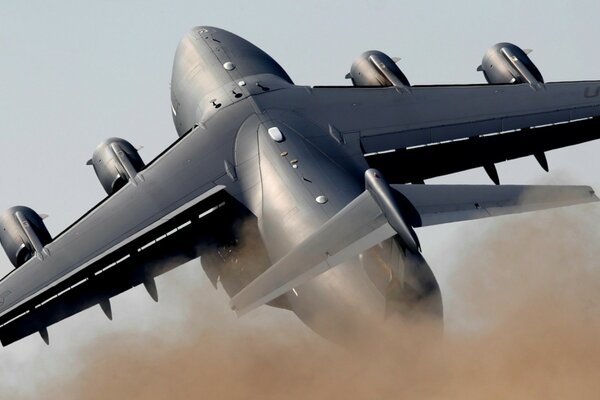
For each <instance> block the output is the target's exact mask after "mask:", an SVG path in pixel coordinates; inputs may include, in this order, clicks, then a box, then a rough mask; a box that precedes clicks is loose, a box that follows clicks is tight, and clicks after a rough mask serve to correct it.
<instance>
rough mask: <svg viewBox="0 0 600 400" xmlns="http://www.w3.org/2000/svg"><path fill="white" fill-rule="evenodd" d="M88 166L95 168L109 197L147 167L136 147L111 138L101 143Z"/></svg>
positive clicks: (122, 140)
mask: <svg viewBox="0 0 600 400" xmlns="http://www.w3.org/2000/svg"><path fill="white" fill-rule="evenodd" d="M87 164H88V165H92V166H93V167H94V171H95V172H96V176H98V179H99V180H100V183H101V184H102V187H103V188H104V190H105V191H106V193H108V194H109V195H111V194H113V193H115V192H116V191H118V190H119V189H121V188H122V187H123V186H125V184H126V183H127V182H130V181H134V180H135V178H136V176H137V174H138V172H140V171H141V170H142V169H144V167H145V164H144V161H142V158H141V157H140V155H139V153H138V151H137V150H136V149H135V147H133V145H132V144H131V143H129V142H128V141H126V140H124V139H120V138H110V139H107V140H105V141H103V142H102V143H100V144H99V145H98V147H96V150H94V154H93V155H92V158H91V159H90V160H89V161H88V162H87Z"/></svg>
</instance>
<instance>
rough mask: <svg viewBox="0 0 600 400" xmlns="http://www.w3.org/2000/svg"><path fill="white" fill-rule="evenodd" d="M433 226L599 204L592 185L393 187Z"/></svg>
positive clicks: (427, 223)
mask: <svg viewBox="0 0 600 400" xmlns="http://www.w3.org/2000/svg"><path fill="white" fill-rule="evenodd" d="M392 188H393V189H394V190H396V191H397V192H398V193H401V194H402V196H403V197H405V198H406V199H407V200H408V202H410V204H412V206H413V207H414V208H415V210H416V212H417V213H418V215H419V219H420V221H419V222H416V223H413V226H415V227H418V226H430V225H438V224H445V223H449V222H458V221H468V220H473V219H478V218H486V217H495V216H499V215H507V214H516V213H522V212H528V211H536V210H545V209H548V208H555V207H565V206H570V205H574V204H582V203H590V202H593V201H598V200H599V199H598V197H596V195H595V194H594V190H593V189H592V188H591V187H589V186H531V185H502V186H491V185H392Z"/></svg>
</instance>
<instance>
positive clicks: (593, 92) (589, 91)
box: [583, 86, 600, 99]
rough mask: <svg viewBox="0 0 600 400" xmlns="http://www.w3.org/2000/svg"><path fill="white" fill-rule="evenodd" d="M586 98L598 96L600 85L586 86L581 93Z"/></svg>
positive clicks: (599, 94)
mask: <svg viewBox="0 0 600 400" xmlns="http://www.w3.org/2000/svg"><path fill="white" fill-rule="evenodd" d="M583 95H584V96H585V97H586V98H588V99H591V98H594V97H598V96H600V86H596V87H591V86H588V87H586V88H585V92H584V94H583Z"/></svg>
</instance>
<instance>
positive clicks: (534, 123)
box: [0, 27, 600, 345]
mask: <svg viewBox="0 0 600 400" xmlns="http://www.w3.org/2000/svg"><path fill="white" fill-rule="evenodd" d="M379 56H380V57H379V61H381V60H383V59H384V58H382V57H383V55H382V54H380V55H379ZM375 59H377V57H375ZM371 61H372V60H371ZM376 61H377V60H376ZM389 62H393V60H391V59H390V60H389V61H388V63H389ZM386 65H387V64H386ZM371 66H372V67H377V63H373V62H371ZM387 70H388V71H391V66H390V68H388V69H387ZM397 77H398V76H397ZM399 79H400V78H399ZM384 83H385V82H384ZM388 83H392V85H394V83H393V82H391V81H389V82H388ZM406 83H407V82H406ZM540 85H541V84H540ZM532 86H533V85H532V84H522V85H501V86H493V85H442V86H411V87H398V86H391V87H387V86H384V87H382V86H378V85H376V86H375V87H373V86H369V87H352V86H347V87H316V86H315V87H309V86H297V85H294V84H293V83H292V81H291V79H290V77H289V76H288V75H287V73H286V72H285V71H284V70H283V68H281V66H280V65H279V64H277V63H276V62H275V61H274V60H273V59H272V58H271V57H269V56H268V55H267V54H266V53H265V52H263V51H262V50H260V49H259V48H257V47H256V46H254V45H252V44H251V43H249V42H248V41H246V40H244V39H242V38H240V37H238V36H236V35H234V34H232V33H229V32H227V31H224V30H221V29H218V28H212V27H197V28H194V29H192V30H191V31H190V32H189V33H188V34H187V35H186V36H185V37H184V38H183V40H182V41H181V42H180V44H179V46H178V48H177V51H176V54H175V60H174V66H173V75H172V82H171V100H172V113H173V121H174V123H175V127H176V130H177V133H178V135H179V136H180V137H179V139H178V140H177V141H175V142H174V143H173V144H172V145H171V146H169V147H168V148H167V149H165V150H164V151H163V152H162V153H161V154H160V155H158V156H157V157H156V158H155V159H154V160H152V161H151V162H149V163H148V164H147V165H144V164H143V162H142V161H141V158H136V155H137V153H136V152H135V149H133V146H131V145H129V144H127V143H126V142H124V141H122V140H121V139H111V140H109V141H108V142H105V143H103V144H102V145H101V146H100V147H99V149H98V150H97V153H96V154H95V156H97V157H95V158H93V159H92V160H91V163H92V164H93V165H94V167H95V168H96V172H97V173H98V176H99V178H100V180H101V182H102V183H103V186H104V187H105V188H106V190H107V192H108V193H109V196H108V197H106V198H105V199H103V200H102V201H101V202H100V203H98V204H97V205H96V206H94V207H93V208H92V209H91V210H89V211H88V212H87V213H85V214H84V215H83V216H82V217H81V218H79V219H78V220H77V221H75V222H74V223H73V224H72V225H71V226H69V227H68V228H67V229H65V230H64V231H63V232H61V233H60V234H58V235H56V237H55V238H54V240H52V241H51V242H49V243H47V244H45V241H44V240H40V241H39V243H33V242H32V243H31V247H32V248H33V249H34V250H35V257H32V258H31V259H29V260H28V261H26V262H25V263H24V264H23V265H21V266H20V267H19V268H16V269H14V270H13V271H12V272H11V273H9V274H8V275H7V276H5V277H3V278H2V280H1V281H0V324H1V325H0V341H1V342H2V344H3V345H7V344H10V343H12V342H14V341H16V340H19V339H21V338H23V337H25V336H27V335H30V334H32V333H35V332H39V333H40V335H41V336H42V338H44V340H47V339H48V332H47V327H48V326H51V325H52V324H54V323H56V322H58V321H61V320H62V319H64V318H67V317H68V316H70V315H74V314H75V313H78V312H80V311H82V310H84V309H86V308H89V307H93V306H96V305H100V307H101V308H102V309H103V311H105V313H106V314H107V316H111V315H112V310H111V309H110V306H109V305H108V304H109V303H108V301H109V299H110V298H112V297H114V296H116V295H118V294H120V293H122V292H124V291H126V290H129V289H130V288H132V287H134V286H136V285H141V284H143V285H144V286H145V287H146V289H147V290H148V293H149V294H150V296H151V297H152V299H154V300H157V299H158V292H157V290H156V285H155V284H154V278H155V277H157V276H159V275H160V274H162V273H164V272H166V271H168V270H170V269H172V268H175V267H177V266H178V265H182V264H183V263H185V262H187V261H189V260H193V259H195V258H197V257H199V256H200V257H201V262H202V267H203V268H204V270H205V271H206V274H207V276H208V278H209V279H210V281H211V282H212V283H213V285H215V287H216V286H217V285H218V284H219V283H220V284H221V286H222V287H223V288H224V289H225V291H226V292H227V294H228V295H230V296H231V297H232V301H231V303H230V305H231V306H232V307H233V308H235V309H236V312H238V313H239V314H243V313H244V312H247V311H250V310H251V309H252V308H253V307H255V306H259V305H261V304H264V303H265V302H268V303H267V304H269V305H273V306H277V307H282V308H287V309H290V310H292V311H293V312H294V313H296V315H298V317H299V318H300V319H301V320H302V321H303V322H304V323H305V324H307V325H308V326H310V327H311V328H312V329H314V330H315V331H316V332H318V333H319V334H321V335H323V336H326V337H329V338H332V339H334V340H344V339H351V338H352V337H353V336H355V335H361V334H362V333H365V332H370V331H372V330H373V327H374V326H377V324H378V323H379V322H381V321H382V320H384V319H385V318H386V317H389V316H391V315H396V314H400V315H403V316H411V317H415V316H421V317H422V316H426V317H431V316H433V318H434V319H436V320H438V321H440V320H441V315H442V300H441V295H440V291H439V287H438V285H437V282H436V280H435V277H434V276H433V273H432V272H431V270H430V268H429V266H428V265H427V263H426V262H425V260H424V259H423V257H422V255H421V254H420V250H419V248H418V239H417V237H416V235H414V231H413V228H416V227H421V226H431V225H436V224H440V223H450V222H456V221H463V220H472V219H478V218H487V217H490V216H495V215H505V214H507V213H516V212H527V211H533V210H537V209H546V208H551V207H561V206H566V205H573V204H581V203H586V202H591V201H598V200H599V199H598V198H597V197H596V196H595V195H594V192H593V190H592V189H591V188H590V187H586V186H558V187H536V186H527V185H516V186H489V187H488V186H486V185H402V183H406V182H422V181H423V179H429V178H430V177H433V176H439V175H443V174H445V173H450V172H457V171H462V170H465V169H469V168H474V167H481V166H486V165H489V164H490V163H494V162H500V161H505V160H506V159H509V158H510V159H512V158H518V157H524V156H529V155H532V154H538V155H539V153H540V152H544V151H548V150H552V149H555V148H560V147H565V146H568V145H572V144H576V143H582V142H585V141H589V140H595V139H598V138H600V134H598V132H599V131H600V130H599V129H598V127H599V126H600V118H599V117H600V81H582V82H559V83H547V84H543V88H544V90H531V88H532ZM534 88H535V87H534ZM529 128H535V129H529ZM488 134H493V135H488ZM466 138H473V139H474V140H463V139H466ZM498 141H500V144H501V146H498V145H495V144H496V143H498ZM457 146H459V150H460V151H462V152H463V153H465V152H467V150H468V154H467V155H466V156H461V157H456V156H455V154H456V150H455V149H456V147H457ZM465 146H466V147H465ZM461 149H462V150H461ZM383 152H384V153H383ZM422 154H425V155H424V156H421V155H422ZM461 154H462V153H461ZM538 158H539V156H538ZM100 159H101V160H102V162H101V161H100ZM107 159H110V160H112V161H110V162H109V164H106V160H107ZM136 160H137V161H136ZM403 160H404V162H405V163H404V164H402V162H403ZM407 160H409V161H410V162H408V161H407ZM429 160H438V162H436V163H431V162H430V161H429ZM439 160H444V161H439ZM407 163H408V164H407ZM431 167H435V168H431ZM142 168H143V169H142ZM371 168H376V169H377V170H378V171H380V172H376V171H374V170H373V169H371ZM365 173H367V174H369V173H375V174H379V176H378V177H375V176H374V175H373V176H368V175H367V177H366V180H367V181H366V182H365ZM117 176H121V177H122V178H123V177H125V176H126V178H127V181H126V183H124V185H122V187H120V186H121V185H115V184H114V183H115V181H117V182H119V180H120V179H121V178H118V177H117ZM384 178H385V179H384ZM409 178H410V179H409ZM386 180H387V181H389V183H390V184H387V183H386ZM123 181H124V182H125V179H123ZM525 192H527V193H529V194H530V195H531V194H532V193H533V194H536V195H534V196H529V197H527V198H523V196H522V194H523V193H525ZM565 196H566V197H565ZM21 214H22V215H21V217H24V216H26V215H27V213H21ZM5 215H8V217H6V218H4V219H2V220H1V221H0V223H1V224H2V225H3V226H4V228H5V229H6V232H9V233H6V234H5V233H4V232H5V231H2V232H0V235H4V236H2V237H3V238H4V237H5V236H6V235H8V236H6V237H7V238H9V239H8V241H7V242H6V243H10V246H9V248H7V250H8V253H9V257H12V256H11V252H12V253H13V254H14V252H15V251H16V250H18V249H17V248H13V247H14V246H12V244H14V243H20V242H19V241H18V238H19V236H18V233H19V232H20V231H18V230H17V229H16V228H15V227H16V225H15V218H17V220H18V221H19V222H18V223H19V225H20V226H21V227H23V226H24V224H23V220H24V219H23V218H21V219H20V220H19V213H14V215H12V216H11V214H10V213H8V214H5ZM32 221H33V220H32ZM30 225H33V224H30ZM11 235H12V236H11ZM48 237H49V235H48ZM21 238H22V236H21ZM2 240H3V244H5V242H4V239H2ZM11 240H12V242H11ZM5 246H6V245H5ZM17 247H18V246H17ZM307 260H312V261H307ZM305 264H307V265H305ZM281 277H283V278H282V280H283V282H282V281H279V280H278V279H279V278H281ZM303 277H306V279H304V278H303ZM301 278H302V279H301ZM282 293H283V294H282ZM277 296H279V297H277ZM236 299H237V300H236Z"/></svg>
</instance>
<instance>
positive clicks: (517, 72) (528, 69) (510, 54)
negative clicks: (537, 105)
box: [477, 43, 544, 85]
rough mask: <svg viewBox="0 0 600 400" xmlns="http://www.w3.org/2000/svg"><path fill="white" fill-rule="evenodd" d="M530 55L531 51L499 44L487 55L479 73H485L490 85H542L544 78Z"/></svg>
mask: <svg viewBox="0 0 600 400" xmlns="http://www.w3.org/2000/svg"><path fill="white" fill-rule="evenodd" d="M529 53H531V50H523V49H521V48H520V47H518V46H515V45H514V44H512V43H498V44H496V45H494V46H492V47H491V48H490V49H489V50H488V51H487V52H486V53H485V55H484V56H483V60H482V62H481V65H480V66H479V67H477V71H481V72H483V75H484V76H485V79H486V80H487V81H488V83H491V84H493V85H497V84H509V83H514V84H517V83H529V84H531V85H539V84H542V83H544V78H543V77H542V74H541V73H540V71H539V70H538V69H537V67H536V66H535V64H534V63H533V62H532V61H531V59H530V58H529V56H528V54H529Z"/></svg>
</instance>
